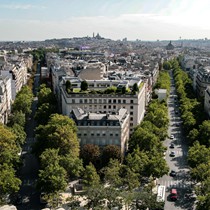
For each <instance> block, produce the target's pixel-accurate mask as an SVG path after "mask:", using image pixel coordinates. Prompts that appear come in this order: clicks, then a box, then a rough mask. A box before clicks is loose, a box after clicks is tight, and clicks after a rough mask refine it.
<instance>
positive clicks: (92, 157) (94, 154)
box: [80, 144, 100, 167]
mask: <svg viewBox="0 0 210 210" xmlns="http://www.w3.org/2000/svg"><path fill="white" fill-rule="evenodd" d="M80 157H81V158H82V159H83V163H84V165H88V164H89V163H90V162H91V163H92V164H93V165H94V166H95V167H97V166H98V164H99V158H100V149H99V147H98V145H94V144H86V145H84V146H83V147H82V149H81V151H80Z"/></svg>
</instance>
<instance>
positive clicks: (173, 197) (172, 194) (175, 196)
mask: <svg viewBox="0 0 210 210" xmlns="http://www.w3.org/2000/svg"><path fill="white" fill-rule="evenodd" d="M170 198H171V200H172V201H176V200H177V199H178V196H177V190H176V189H171V193H170Z"/></svg>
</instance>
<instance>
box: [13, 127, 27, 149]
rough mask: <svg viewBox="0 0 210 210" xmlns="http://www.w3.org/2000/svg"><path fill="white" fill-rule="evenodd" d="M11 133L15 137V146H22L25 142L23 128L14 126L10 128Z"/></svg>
mask: <svg viewBox="0 0 210 210" xmlns="http://www.w3.org/2000/svg"><path fill="white" fill-rule="evenodd" d="M11 131H12V133H14V134H15V135H16V144H17V146H20V147H21V146H22V145H23V144H24V143H25V141H26V132H25V131H24V127H22V126H21V125H19V124H16V123H15V124H14V125H13V126H12V127H11Z"/></svg>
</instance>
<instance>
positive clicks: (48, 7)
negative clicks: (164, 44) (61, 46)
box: [0, 0, 210, 41]
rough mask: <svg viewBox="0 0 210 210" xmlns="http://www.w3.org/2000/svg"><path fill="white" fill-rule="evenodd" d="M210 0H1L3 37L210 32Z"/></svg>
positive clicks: (0, 35) (183, 35)
mask: <svg viewBox="0 0 210 210" xmlns="http://www.w3.org/2000/svg"><path fill="white" fill-rule="evenodd" d="M209 21H210V0H0V40H3V41H6V40H44V39H51V38H68V37H75V36H79V37H82V36H92V34H93V32H95V34H96V33H97V32H99V33H100V35H101V36H103V37H106V38H111V39H114V40H116V39H122V38H124V37H127V38H128V40H136V39H140V40H157V39H159V40H163V39H167V40H173V39H179V38H180V37H181V38H183V39H187V38H189V39H198V38H205V37H207V38H210V23H209Z"/></svg>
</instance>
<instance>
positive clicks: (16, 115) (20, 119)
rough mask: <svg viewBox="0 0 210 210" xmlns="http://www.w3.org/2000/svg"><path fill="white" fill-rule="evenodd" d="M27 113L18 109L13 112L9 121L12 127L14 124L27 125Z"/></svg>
mask: <svg viewBox="0 0 210 210" xmlns="http://www.w3.org/2000/svg"><path fill="white" fill-rule="evenodd" d="M25 118H26V117H25V114H24V113H23V112H22V111H16V112H13V113H12V114H11V115H10V116H9V123H8V126H10V127H12V126H13V125H14V124H18V125H20V126H22V127H24V126H25V122H26V119H25Z"/></svg>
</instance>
